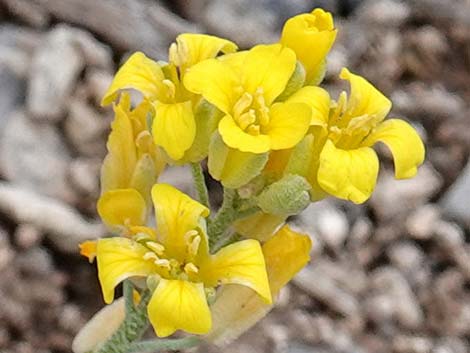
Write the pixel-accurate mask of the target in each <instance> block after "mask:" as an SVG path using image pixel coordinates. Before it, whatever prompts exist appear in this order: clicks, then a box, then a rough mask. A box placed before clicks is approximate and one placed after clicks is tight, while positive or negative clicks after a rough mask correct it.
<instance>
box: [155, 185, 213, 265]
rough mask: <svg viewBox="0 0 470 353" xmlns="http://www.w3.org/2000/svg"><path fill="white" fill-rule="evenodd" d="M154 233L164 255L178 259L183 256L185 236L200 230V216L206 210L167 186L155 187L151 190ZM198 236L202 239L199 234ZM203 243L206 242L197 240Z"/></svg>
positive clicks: (202, 215) (185, 243) (207, 210)
mask: <svg viewBox="0 0 470 353" xmlns="http://www.w3.org/2000/svg"><path fill="white" fill-rule="evenodd" d="M152 200H153V204H154V206H155V214H156V219H157V230H158V235H159V237H160V241H161V242H162V243H163V245H164V246H165V248H166V253H167V256H169V257H170V258H175V259H177V260H182V259H184V258H185V256H186V249H187V239H185V234H186V233H187V232H188V231H190V230H194V229H200V222H201V220H202V217H207V216H208V215H209V209H208V208H207V207H205V206H203V205H201V204H200V203H199V202H197V201H195V200H193V199H191V198H190V197H189V196H188V195H186V194H183V193H182V192H181V191H179V190H178V189H176V188H174V187H173V186H171V185H168V184H155V185H154V186H153V188H152ZM202 233H203V234H202V236H204V237H205V236H206V235H205V233H204V232H202ZM201 240H202V243H207V241H206V239H201Z"/></svg>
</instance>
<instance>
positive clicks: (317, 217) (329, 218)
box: [295, 200, 349, 249]
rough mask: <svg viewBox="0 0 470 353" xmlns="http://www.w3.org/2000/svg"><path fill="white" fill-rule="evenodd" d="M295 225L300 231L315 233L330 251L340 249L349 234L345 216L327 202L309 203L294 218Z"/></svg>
mask: <svg viewBox="0 0 470 353" xmlns="http://www.w3.org/2000/svg"><path fill="white" fill-rule="evenodd" d="M295 223H296V224H297V225H298V226H299V227H300V228H302V229H305V230H307V231H308V230H313V231H315V232H317V233H318V235H319V236H320V238H321V239H322V241H323V242H324V243H325V244H326V245H328V246H329V247H330V248H332V249H339V248H341V247H342V246H343V245H344V242H345V240H346V237H347V235H348V232H349V222H348V219H347V217H346V215H345V214H344V212H342V211H341V210H339V209H338V208H337V207H335V206H334V205H333V204H332V203H331V202H330V201H328V200H325V201H319V202H316V203H311V204H310V205H309V206H308V207H307V208H306V209H305V210H304V211H303V212H302V213H301V214H300V215H298V216H297V217H296V221H295Z"/></svg>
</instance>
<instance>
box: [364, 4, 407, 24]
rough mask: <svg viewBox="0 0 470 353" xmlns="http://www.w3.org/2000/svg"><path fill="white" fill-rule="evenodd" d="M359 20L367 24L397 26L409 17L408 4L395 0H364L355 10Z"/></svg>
mask: <svg viewBox="0 0 470 353" xmlns="http://www.w3.org/2000/svg"><path fill="white" fill-rule="evenodd" d="M357 13H358V14H359V16H358V19H359V21H362V22H365V23H367V24H378V25H382V26H394V27H398V26H400V25H402V24H403V23H404V22H405V21H407V20H408V19H409V18H410V15H411V9H410V6H409V5H408V4H406V3H405V2H403V1H397V0H369V1H364V2H363V4H362V5H361V6H360V7H359V9H358V10H357Z"/></svg>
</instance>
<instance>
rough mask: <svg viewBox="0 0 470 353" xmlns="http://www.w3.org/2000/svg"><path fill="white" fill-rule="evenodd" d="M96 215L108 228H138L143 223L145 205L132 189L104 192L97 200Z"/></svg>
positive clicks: (140, 196) (142, 199)
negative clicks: (132, 226)
mask: <svg viewBox="0 0 470 353" xmlns="http://www.w3.org/2000/svg"><path fill="white" fill-rule="evenodd" d="M97 208H98V214H99V215H100V217H101V218H102V219H103V221H104V222H105V223H106V224H107V225H109V226H131V225H134V226H138V225H142V224H144V223H145V220H146V213H147V211H146V204H145V200H144V198H143V197H142V195H141V194H140V193H139V192H138V191H137V190H134V189H118V190H110V191H107V192H105V193H104V194H103V195H101V197H100V198H99V200H98V205H97Z"/></svg>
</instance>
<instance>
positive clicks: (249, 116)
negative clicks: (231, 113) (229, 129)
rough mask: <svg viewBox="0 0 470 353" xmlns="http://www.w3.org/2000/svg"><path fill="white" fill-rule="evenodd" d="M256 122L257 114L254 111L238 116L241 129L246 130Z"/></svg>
mask: <svg viewBox="0 0 470 353" xmlns="http://www.w3.org/2000/svg"><path fill="white" fill-rule="evenodd" d="M255 121H256V113H255V111H254V110H253V109H250V110H249V111H248V112H246V113H243V114H242V115H240V116H238V118H237V123H238V126H240V129H242V130H245V129H246V128H247V127H248V126H249V125H251V124H253V123H254V122H255Z"/></svg>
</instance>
